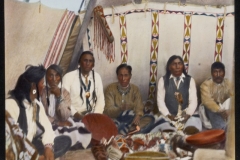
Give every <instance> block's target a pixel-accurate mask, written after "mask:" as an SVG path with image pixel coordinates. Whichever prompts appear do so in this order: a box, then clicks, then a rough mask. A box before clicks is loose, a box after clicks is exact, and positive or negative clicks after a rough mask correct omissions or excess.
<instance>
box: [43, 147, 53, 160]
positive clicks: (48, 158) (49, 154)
mask: <svg viewBox="0 0 240 160" xmlns="http://www.w3.org/2000/svg"><path fill="white" fill-rule="evenodd" d="M44 156H45V160H54V153H53V150H52V148H50V147H45V149H44Z"/></svg>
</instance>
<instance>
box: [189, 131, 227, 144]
mask: <svg viewBox="0 0 240 160" xmlns="http://www.w3.org/2000/svg"><path fill="white" fill-rule="evenodd" d="M223 140H225V131H224V130H221V129H213V130H207V131H203V132H199V133H197V134H194V135H191V136H189V137H188V138H186V142H187V143H189V144H191V145H194V146H208V145H214V144H217V143H219V142H222V141H223Z"/></svg>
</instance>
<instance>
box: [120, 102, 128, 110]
mask: <svg viewBox="0 0 240 160" xmlns="http://www.w3.org/2000/svg"><path fill="white" fill-rule="evenodd" d="M120 108H121V110H122V111H125V110H129V109H130V107H129V105H128V104H126V103H124V104H122V106H121V107H120Z"/></svg>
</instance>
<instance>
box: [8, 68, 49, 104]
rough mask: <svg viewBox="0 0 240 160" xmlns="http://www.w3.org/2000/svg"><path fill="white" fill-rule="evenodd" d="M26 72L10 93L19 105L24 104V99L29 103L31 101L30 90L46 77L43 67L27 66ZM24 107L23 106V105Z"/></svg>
mask: <svg viewBox="0 0 240 160" xmlns="http://www.w3.org/2000/svg"><path fill="white" fill-rule="evenodd" d="M25 69H26V70H25V72H24V73H22V74H21V75H20V76H19V78H18V80H17V83H16V86H15V88H14V89H13V90H11V91H9V94H10V96H12V97H14V98H15V99H16V100H17V101H18V103H20V104H22V101H23V100H24V99H27V100H28V102H29V103H31V100H30V90H31V85H32V83H35V84H36V85H37V84H38V82H39V81H40V80H41V79H42V78H43V77H44V75H45V73H46V69H45V68H44V66H43V65H39V66H32V65H27V66H26V68H25ZM36 88H37V99H38V100H39V90H38V87H37V86H36ZM22 105H23V104H22Z"/></svg>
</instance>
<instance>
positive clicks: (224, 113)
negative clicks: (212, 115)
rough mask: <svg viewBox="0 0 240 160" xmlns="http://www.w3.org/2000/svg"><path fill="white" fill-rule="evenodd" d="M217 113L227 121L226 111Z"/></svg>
mask: <svg viewBox="0 0 240 160" xmlns="http://www.w3.org/2000/svg"><path fill="white" fill-rule="evenodd" d="M218 113H219V114H220V115H221V116H222V118H223V119H224V120H225V121H227V119H228V111H227V110H220V111H218Z"/></svg>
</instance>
